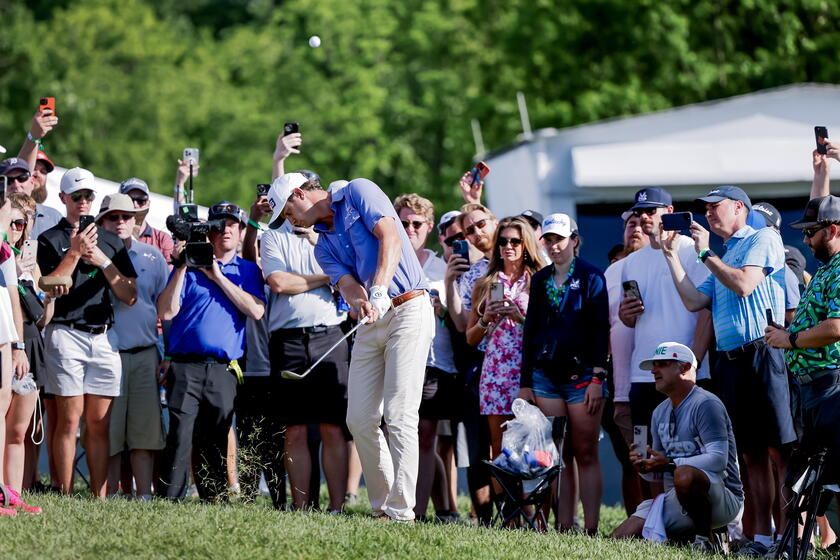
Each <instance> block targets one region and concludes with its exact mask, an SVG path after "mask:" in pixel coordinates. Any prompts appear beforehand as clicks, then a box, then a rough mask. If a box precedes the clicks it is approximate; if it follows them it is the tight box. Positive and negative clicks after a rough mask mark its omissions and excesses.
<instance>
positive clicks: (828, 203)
mask: <svg viewBox="0 0 840 560" xmlns="http://www.w3.org/2000/svg"><path fill="white" fill-rule="evenodd" d="M831 222H838V223H840V198H838V197H836V196H834V195H831V194H830V195H828V196H821V197H819V198H813V199H811V200H809V201H808V205H807V206H806V207H805V214H804V215H803V216H802V219H801V220H798V221H796V222H793V223H792V224H790V227H792V228H793V229H806V228H809V227H812V226H815V225H817V224H820V223H831Z"/></svg>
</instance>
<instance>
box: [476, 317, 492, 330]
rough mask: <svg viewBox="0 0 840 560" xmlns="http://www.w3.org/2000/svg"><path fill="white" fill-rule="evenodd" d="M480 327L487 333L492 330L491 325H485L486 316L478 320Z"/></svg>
mask: <svg viewBox="0 0 840 560" xmlns="http://www.w3.org/2000/svg"><path fill="white" fill-rule="evenodd" d="M478 326H479V327H480V328H482V329H484V330H485V331H486V330H487V329H489V328H490V323H485V322H484V316H483V315H482V316H481V319H479V320H478Z"/></svg>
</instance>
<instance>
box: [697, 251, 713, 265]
mask: <svg viewBox="0 0 840 560" xmlns="http://www.w3.org/2000/svg"><path fill="white" fill-rule="evenodd" d="M716 256H717V255H715V252H714V251H712V250H711V249H703V250H702V251H700V262H703V263H704V262H706V259H708V258H709V257H716Z"/></svg>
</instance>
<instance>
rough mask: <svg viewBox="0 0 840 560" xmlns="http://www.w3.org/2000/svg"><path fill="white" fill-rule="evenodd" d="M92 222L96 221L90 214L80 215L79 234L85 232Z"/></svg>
mask: <svg viewBox="0 0 840 560" xmlns="http://www.w3.org/2000/svg"><path fill="white" fill-rule="evenodd" d="M94 221H96V219H95V218H94V217H93V216H91V215H90V214H82V215H81V216H79V233H81V232H83V231H85V230H86V229H87V227H88V226H89V225H90V224H92V223H93V222H94Z"/></svg>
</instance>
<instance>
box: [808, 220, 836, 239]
mask: <svg viewBox="0 0 840 560" xmlns="http://www.w3.org/2000/svg"><path fill="white" fill-rule="evenodd" d="M830 225H831V224H830V223H828V224H817V225H815V226H812V227H809V228H805V229H803V230H802V234H803V235H804V236H805V237H807V238H808V239H811V238H812V237H814V236H815V235H817V233H819V232H820V230H822V229H825V228H827V227H828V226H830Z"/></svg>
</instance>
